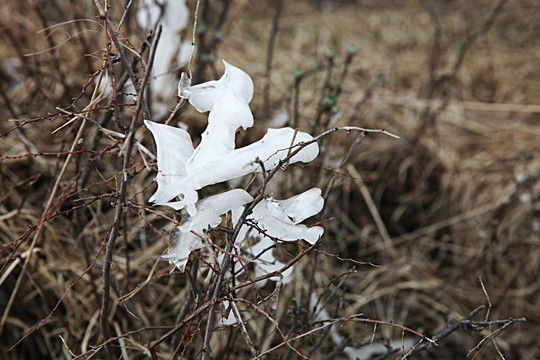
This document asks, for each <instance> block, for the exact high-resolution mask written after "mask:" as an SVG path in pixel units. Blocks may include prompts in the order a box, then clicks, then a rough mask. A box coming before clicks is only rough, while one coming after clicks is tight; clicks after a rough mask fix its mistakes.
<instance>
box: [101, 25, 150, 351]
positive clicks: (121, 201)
mask: <svg viewBox="0 0 540 360" xmlns="http://www.w3.org/2000/svg"><path fill="white" fill-rule="evenodd" d="M105 21H106V22H107V26H108V27H109V28H110V33H111V32H112V33H114V31H112V27H111V26H110V24H109V22H108V21H107V19H105ZM160 35H161V26H160V27H158V29H157V32H156V35H155V37H154V41H153V43H152V47H151V50H150V55H149V62H148V68H147V69H146V70H147V71H146V74H145V76H144V80H143V82H142V84H141V86H140V88H139V89H138V91H137V106H136V108H135V111H134V113H133V117H132V119H131V123H130V126H129V130H128V133H127V136H126V139H125V143H124V145H125V148H124V151H123V164H122V175H121V179H120V188H119V190H118V194H119V196H118V200H117V201H116V205H115V206H116V208H115V214H114V219H113V224H112V227H111V230H110V233H109V237H108V239H107V245H106V247H105V259H104V262H103V270H102V276H103V295H102V301H101V312H100V326H101V331H102V333H103V336H104V338H105V339H109V338H110V332H109V326H108V325H109V324H108V316H109V308H110V295H109V293H110V271H111V262H112V257H113V252H114V245H115V242H116V238H117V237H118V233H119V229H120V224H121V221H122V214H123V210H124V206H125V202H126V192H127V186H128V183H129V176H128V175H129V174H128V169H129V168H130V162H131V152H132V150H133V144H134V143H135V132H136V131H137V124H138V122H139V117H140V111H141V108H144V104H145V102H144V91H145V89H146V84H147V82H148V78H149V76H150V73H151V69H152V64H153V60H154V56H155V53H156V47H157V44H158V42H159V37H160ZM116 41H118V39H117V38H116ZM117 46H118V50H119V53H120V57H121V58H123V63H124V60H125V64H126V70H127V71H128V73H129V72H130V71H131V67H130V66H129V64H128V63H127V59H126V58H125V55H124V53H123V52H121V51H120V50H121V47H120V46H119V45H117ZM131 73H133V72H132V71H131ZM134 84H135V83H134ZM105 348H106V350H107V356H108V358H109V359H112V358H113V353H112V349H111V347H110V345H109V344H107V345H105Z"/></svg>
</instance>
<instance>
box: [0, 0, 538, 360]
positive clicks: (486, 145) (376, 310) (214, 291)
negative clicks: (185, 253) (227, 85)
mask: <svg viewBox="0 0 540 360" xmlns="http://www.w3.org/2000/svg"><path fill="white" fill-rule="evenodd" d="M140 3H141V1H139V0H137V1H133V2H131V1H123V2H114V1H103V0H95V1H90V0H84V1H77V2H71V1H59V0H50V1H43V0H33V1H29V0H21V1H15V0H5V1H2V2H1V3H0V109H1V110H2V111H1V112H0V114H1V115H0V242H1V245H2V248H1V252H0V258H1V262H0V314H1V315H0V316H1V320H0V358H5V359H14V360H15V359H64V358H66V359H90V358H94V359H117V358H118V359H120V358H122V359H143V358H153V359H199V358H202V359H210V358H212V359H259V358H264V359H306V358H309V359H354V358H355V357H358V358H360V359H405V358H406V359H538V358H540V342H539V341H538V339H539V338H540V324H539V321H540V196H539V194H540V103H539V98H538V94H540V57H539V54H540V23H539V22H538V19H539V16H540V4H539V3H538V2H536V1H532V0H497V1H495V0H490V1H488V0H479V1H466V0H453V1H436V0H418V1H416V0H414V1H413V0H404V1H390V0H380V1H377V0H364V1H360V0H357V1H354V0H326V1H325V0H320V1H315V0H311V1H308V0H299V1H282V0H264V1H246V0H204V1H200V4H199V9H198V13H197V14H198V17H197V26H196V29H195V31H193V25H194V22H195V16H194V14H195V9H196V6H197V1H194V0H187V1H186V3H187V7H188V9H189V16H188V20H187V26H186V27H185V29H184V30H182V31H181V32H180V33H179V34H175V36H179V37H181V38H182V39H183V40H187V41H188V42H191V37H192V31H193V34H194V35H195V38H196V41H195V43H196V51H195V53H194V54H193V59H192V61H191V67H192V71H193V79H192V82H193V83H194V84H197V83H200V82H203V81H208V80H212V79H218V78H219V77H220V76H221V74H222V72H223V63H222V59H225V60H226V61H227V62H228V63H230V64H234V65H235V66H237V67H239V68H240V69H242V70H244V71H245V72H246V73H248V74H249V75H250V76H251V77H252V79H253V82H254V86H255V92H254V97H253V101H252V102H251V110H252V112H253V115H254V118H255V125H254V126H253V128H252V129H250V130H249V131H245V132H244V131H240V132H238V134H237V143H238V144H240V145H246V144H250V143H252V142H253V141H255V140H257V139H259V138H261V137H262V135H263V134H264V133H265V132H266V130H267V129H268V128H269V127H282V126H290V127H292V128H296V129H299V130H301V131H305V132H308V133H310V134H312V135H314V136H315V135H318V134H321V133H323V132H325V131H327V130H332V129H335V128H341V127H346V126H350V127H357V128H364V129H376V130H377V129H384V130H386V131H387V132H389V133H392V134H397V135H399V139H396V138H393V137H391V136H387V135H386V134H385V133H383V132H369V131H358V130H352V131H345V130H343V131H342V130H337V131H330V132H329V134H328V135H325V136H323V137H322V138H321V139H320V140H319V147H320V154H319V157H318V158H317V159H316V160H315V161H313V162H311V163H309V164H302V165H298V164H290V166H288V167H287V166H282V168H283V169H285V168H286V170H285V171H280V172H278V173H277V174H276V176H275V177H274V178H272V180H271V182H268V184H264V185H266V191H267V192H268V193H272V194H273V196H274V197H276V198H279V199H284V198H287V197H289V196H292V195H294V194H297V193H299V192H301V191H304V190H307V189H309V188H311V187H313V186H318V187H319V188H321V189H322V193H323V195H324V198H325V207H324V210H323V212H322V213H321V214H319V215H317V216H315V217H313V218H311V219H309V221H308V222H309V224H317V225H322V226H323V227H324V229H325V232H324V236H323V237H322V239H321V240H320V241H319V242H317V243H316V245H315V246H310V245H309V244H307V243H306V242H303V241H298V242H289V243H283V242H279V241H276V246H275V247H276V248H275V249H273V250H270V251H273V252H274V254H275V256H276V258H279V260H280V261H281V262H282V263H285V264H287V263H289V264H291V266H292V265H294V266H292V268H293V270H292V273H291V274H290V275H289V276H291V277H292V280H291V281H290V282H289V283H287V284H282V285H281V287H279V286H277V287H276V285H275V282H272V281H268V282H267V283H266V285H264V286H260V287H257V286H256V285H255V281H254V280H253V278H254V277H252V276H251V277H250V276H248V275H246V277H245V278H240V277H239V278H234V277H232V279H228V281H225V282H224V285H223V286H221V283H219V282H218V285H217V286H216V285H215V284H216V281H218V280H216V279H217V278H219V277H220V276H218V274H223V273H222V272H221V270H220V269H218V266H217V265H216V264H214V263H212V259H213V258H214V256H216V257H219V254H220V253H221V254H223V253H224V252H225V250H224V249H226V246H227V244H226V242H227V239H228V236H227V235H226V234H227V231H229V230H230V229H227V226H228V225H229V223H230V217H229V216H228V215H227V216H225V217H224V220H223V224H222V226H221V227H220V228H216V229H213V230H212V231H209V234H208V236H209V238H210V239H211V240H212V246H211V247H209V248H208V249H206V250H204V249H201V250H197V251H194V252H193V253H192V254H191V256H190V260H189V262H188V266H187V268H186V271H185V272H181V271H179V270H174V271H173V269H174V266H173V265H171V264H169V261H168V260H167V259H164V258H163V257H162V256H163V255H164V254H165V253H166V252H167V249H168V247H169V245H171V244H172V243H174V240H173V234H174V233H175V232H174V227H175V225H179V224H181V223H183V222H184V221H185V219H186V215H185V213H182V212H180V211H174V210H173V209H171V208H167V207H164V206H154V205H152V204H151V203H149V198H150V196H151V195H152V194H153V193H154V192H155V190H156V183H155V182H154V181H153V180H154V178H155V177H156V170H157V164H156V161H155V158H154V157H153V155H152V154H155V152H156V148H155V144H154V141H153V139H152V136H151V134H150V132H149V131H148V129H147V128H146V127H145V126H144V124H143V119H149V118H151V119H152V120H153V121H156V122H161V123H164V122H166V121H168V122H169V123H170V125H179V126H182V127H184V128H187V129H189V131H190V133H191V134H192V137H193V139H194V141H195V142H198V141H199V139H200V134H201V133H202V132H203V130H204V129H205V127H206V125H207V115H206V114H200V113H198V112H197V111H195V110H194V108H193V107H192V106H191V105H189V104H188V103H182V104H181V105H180V107H179V109H178V111H177V112H176V113H175V114H174V115H173V116H170V114H171V111H172V110H173V109H174V108H175V105H176V104H177V101H178V98H177V97H175V96H172V97H171V96H169V97H164V96H163V94H162V93H161V92H160V91H159V90H160V89H159V88H157V87H151V84H152V83H153V82H157V81H158V80H159V77H160V76H161V77H162V79H163V78H169V79H172V80H174V82H176V81H177V80H178V79H179V78H180V73H181V72H182V71H188V66H187V65H185V66H182V67H179V68H176V69H173V70H172V71H170V72H168V73H165V74H161V75H158V76H157V77H154V76H150V75H149V74H150V73H149V72H148V69H149V68H150V67H151V66H152V64H154V63H155V62H154V60H153V59H152V57H151V56H150V55H151V54H152V53H153V50H155V49H154V47H153V45H152V44H154V45H155V43H156V42H155V39H156V36H154V35H155V34H156V32H153V33H148V32H146V31H145V29H143V28H141V26H139V24H138V22H137V19H136V12H137V9H138V7H139V6H140ZM100 12H102V14H101V15H100ZM169 15H171V14H169ZM172 15H174V14H172ZM172 17H173V19H174V18H175V17H174V16H172ZM161 36H162V37H161V39H163V36H165V35H161ZM187 55H188V56H189V54H187ZM182 56H184V57H185V56H186V53H185V52H184V53H183V54H182ZM155 60H156V61H158V60H160V59H155ZM105 78H109V79H114V81H112V85H113V89H115V90H112V91H108V92H107V91H103V88H101V89H100V87H99V86H97V85H96V84H97V83H98V82H100V81H102V80H103V79H105ZM131 79H134V80H136V81H135V82H136V83H137V87H136V88H135V89H134V88H133V86H132V87H131V88H130V87H128V86H127V85H126V86H124V85H125V84H126V83H129V81H130V80H131ZM103 81H104V80H103ZM145 81H146V82H145ZM143 85H144V86H143ZM146 85H148V86H146ZM141 89H143V90H142V91H141ZM144 89H146V90H147V91H146V92H144ZM135 95H136V96H135ZM139 95H141V96H139ZM243 181H245V183H247V181H248V180H243ZM254 181H255V184H257V183H258V182H261V179H260V178H256V179H254ZM229 186H231V185H228V184H226V183H220V184H217V185H213V186H210V187H205V188H204V189H202V190H200V196H208V195H211V194H213V193H218V192H220V191H223V190H224V189H227V188H228V187H229ZM234 186H236V185H234ZM253 189H254V188H251V190H253ZM278 240H279V239H278ZM229 255H230V254H229ZM244 255H245V256H247V255H246V254H237V255H236V256H237V257H238V261H233V264H237V263H241V260H242V259H243V258H244V257H243V256H244ZM231 256H232V255H231ZM233 258H235V259H236V257H234V256H233ZM246 274H252V272H248V273H246ZM279 284H281V282H280V283H279ZM228 304H235V305H234V307H233V306H232V305H231V306H229V305H228ZM231 309H232V310H231ZM229 312H231V313H232V312H234V314H235V317H236V320H237V324H236V325H234V326H231V325H225V324H223V323H222V322H220V321H219V319H220V318H221V317H227V316H228V314H229ZM214 317H215V321H214Z"/></svg>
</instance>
